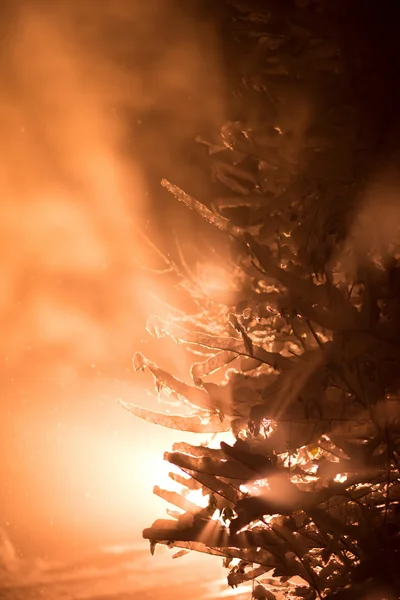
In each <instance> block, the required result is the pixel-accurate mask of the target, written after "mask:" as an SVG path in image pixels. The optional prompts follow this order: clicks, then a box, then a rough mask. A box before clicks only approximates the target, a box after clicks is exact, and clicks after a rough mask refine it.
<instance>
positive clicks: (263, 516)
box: [124, 0, 400, 600]
mask: <svg viewBox="0 0 400 600" xmlns="http://www.w3.org/2000/svg"><path fill="white" fill-rule="evenodd" d="M345 4H346V3H343V2H341V3H339V2H338V3H337V4H336V6H337V10H336V11H335V8H334V5H335V3H329V2H323V1H322V0H320V1H313V0H309V1H306V0H304V1H300V0H299V1H297V2H286V1H285V2H283V1H281V0H275V1H274V0H271V1H268V2H263V3H260V2H251V1H246V2H244V1H241V0H237V1H236V0H235V1H232V2H230V5H232V6H233V8H234V13H233V14H234V17H233V19H232V22H231V24H230V26H231V32H232V39H233V40H234V41H233V42H232V43H233V44H237V47H236V48H237V51H238V56H239V57H240V59H241V60H239V67H238V71H237V85H236V87H235V89H234V94H235V102H236V109H235V110H236V113H235V116H234V118H233V119H232V120H231V121H230V122H227V123H225V124H224V125H223V126H222V127H221V131H220V132H219V134H218V135H216V136H215V139H212V140H204V139H199V142H203V143H206V144H207V145H208V146H209V149H210V164H211V169H212V172H213V176H214V179H215V181H217V182H218V184H219V185H221V184H223V185H224V186H225V188H226V189H227V194H226V195H223V197H220V196H218V197H217V196H216V197H214V198H212V200H210V201H207V200H204V201H202V202H200V201H198V200H196V199H195V198H193V197H192V196H190V195H188V194H187V193H185V191H184V190H181V189H179V188H178V187H176V186H175V185H173V183H171V182H169V181H167V180H163V182H162V185H163V186H164V187H165V188H166V189H167V190H168V191H169V192H171V193H172V194H173V195H174V196H175V197H176V198H177V199H178V200H179V201H181V202H183V203H185V204H186V205H187V207H188V208H189V209H192V210H194V211H196V212H197V213H198V214H199V218H200V217H202V218H204V219H206V220H207V221H208V222H209V224H210V225H209V226H210V227H217V228H219V229H220V230H222V231H224V232H226V235H227V236H229V237H230V238H231V240H232V264H231V265H228V266H227V265H224V268H225V269H226V270H227V272H229V278H230V282H231V285H230V290H229V294H228V295H227V294H226V291H227V290H224V292H225V293H224V295H223V298H221V296H220V294H218V293H217V292H216V291H214V292H212V291H210V289H207V288H205V287H204V286H202V284H201V281H199V280H198V279H196V277H195V276H192V274H191V273H190V270H188V269H187V267H186V265H183V264H178V263H177V262H173V263H171V266H172V268H173V270H174V272H175V274H176V278H177V283H178V286H180V289H181V291H182V294H187V293H189V294H190V295H191V297H192V299H193V301H194V303H195V305H196V307H197V309H198V310H197V311H196V313H195V314H192V315H185V318H184V319H182V318H181V317H179V316H178V317H177V316H171V318H170V319H169V320H168V321H162V320H160V319H158V318H157V317H151V318H150V319H149V324H148V329H149V331H150V332H151V333H153V334H154V335H156V336H157V337H163V336H170V337H171V338H173V339H174V340H175V341H177V342H179V343H180V344H182V345H184V346H186V347H187V348H188V350H190V351H192V352H193V353H194V356H196V360H195V362H194V364H193V366H192V369H191V376H192V380H193V382H192V384H191V385H188V384H187V383H185V382H183V381H179V380H178V379H177V378H176V377H174V376H173V375H172V374H170V373H167V372H166V371H164V370H163V369H162V368H160V367H159V366H157V365H156V364H154V363H153V362H151V361H150V360H148V359H147V358H145V357H144V356H143V355H141V354H137V355H136V356H135V358H134V366H135V369H144V368H147V369H149V370H150V371H151V372H152V374H153V376H154V378H155V381H156V385H157V387H158V389H159V390H161V393H163V391H166V392H168V394H169V395H170V396H171V395H172V396H173V397H174V398H175V400H176V401H179V402H181V403H182V405H184V406H186V412H185V416H182V415H171V414H169V413H168V414H167V413H166V414H159V413H155V412H150V411H147V410H144V409H142V408H139V407H136V406H133V405H128V404H124V405H125V407H126V408H128V409H129V410H130V411H131V412H133V413H134V414H135V415H137V416H138V417H140V418H144V419H146V420H148V421H150V422H153V423H157V424H159V425H164V426H166V427H170V428H174V429H176V430H177V431H186V432H187V431H190V432H196V433H203V434H215V436H216V437H215V438H214V442H215V441H217V442H218V444H215V443H214V444H209V445H206V444H204V442H203V438H202V443H201V444H200V445H198V446H193V445H188V444H184V443H179V442H178V443H177V444H176V445H175V446H174V448H173V451H172V452H170V453H167V454H166V457H165V458H166V460H168V461H169V462H170V463H171V464H172V465H175V466H177V467H179V468H180V469H181V471H182V476H180V475H177V474H176V473H174V474H173V475H172V477H173V479H174V480H175V482H178V483H179V484H181V486H182V492H181V494H177V493H175V492H168V491H165V490H164V491H163V490H159V489H158V488H157V489H156V493H158V494H159V495H161V496H162V497H164V498H165V500H166V501H168V502H169V503H172V504H174V505H176V507H177V508H178V511H175V512H171V511H170V515H171V516H172V518H171V519H167V520H164V519H162V520H160V521H156V522H155V523H154V524H153V525H152V527H150V528H148V529H145V530H144V537H145V538H147V539H149V540H150V542H151V548H152V550H154V547H155V545H156V544H158V543H160V544H167V545H168V546H171V547H175V548H178V549H180V550H195V551H199V552H206V553H209V554H214V555H216V556H219V557H224V564H225V566H226V567H227V568H229V574H228V583H229V585H231V586H238V585H240V584H241V583H243V582H249V581H253V582H254V585H253V596H254V597H255V598H267V599H268V600H272V599H273V598H283V597H285V598H295V597H297V598H298V597H303V598H309V599H314V598H316V597H319V598H329V599H331V600H333V599H336V600H347V599H352V600H353V599H356V598H360V599H361V598H366V597H367V596H366V593H367V592H373V594H374V595H373V596H371V598H372V597H373V598H376V599H379V598H398V597H399V596H400V575H399V573H400V571H399V569H398V567H397V568H396V566H395V565H399V564H400V504H399V500H400V484H399V472H400V471H399V460H400V402H399V375H400V348H399V341H398V340H399V339H400V335H399V334H400V331H399V329H400V321H399V316H398V315H399V314H400V312H399V301H400V300H399V296H400V268H399V262H398V260H399V258H400V247H399V239H398V238H397V239H396V236H394V237H393V236H392V237H391V238H383V237H382V235H378V231H375V229H374V227H373V224H369V225H370V230H369V237H368V240H365V239H364V238H363V237H362V236H361V234H360V232H361V231H362V225H363V226H364V227H365V222H367V224H368V215H365V214H363V216H362V218H361V216H360V213H358V212H357V211H356V210H355V209H356V208H357V207H359V205H360V199H361V198H362V197H363V191H364V189H365V187H366V186H367V184H368V173H369V169H370V166H371V156H373V152H374V150H373V148H374V135H373V132H372V130H371V129H369V128H368V120H367V119H366V114H365V112H363V111H362V110H359V109H360V102H359V99H358V98H357V90H356V89H355V87H356V86H355V82H354V72H352V70H351V65H352V61H353V62H354V60H355V58H354V56H355V55H356V49H355V46H356V45H357V42H356V41H355V42H354V45H353V48H351V47H349V44H348V43H347V42H346V39H345V35H344V33H343V19H345V16H346V14H345V12H343V10H344V9H343V6H344V5H345ZM240 52H242V53H240ZM249 56H250V57H251V60H249V59H248V57H249ZM356 62H357V61H356ZM255 100H256V102H255ZM255 105H258V106H259V107H260V106H261V109H260V110H254V106H255ZM375 233H376V235H375ZM227 297H229V300H227ZM211 375H212V377H213V379H212V381H210V376H211ZM218 375H219V380H217V381H218V382H217V383H216V377H217V376H218ZM187 406H189V407H190V411H191V412H190V413H189V414H188V412H187ZM228 431H231V432H232V433H233V436H234V439H235V441H234V442H233V443H230V444H228V443H226V442H224V441H220V442H219V441H218V440H219V438H218V435H219V434H220V433H221V432H228ZM196 489H200V490H203V493H204V494H205V495H206V496H208V506H207V507H206V508H201V507H200V506H197V505H196V504H195V503H194V502H193V501H191V500H190V496H189V495H188V494H189V492H190V491H193V490H196ZM368 597H370V596H368Z"/></svg>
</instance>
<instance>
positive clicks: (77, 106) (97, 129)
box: [0, 0, 221, 555]
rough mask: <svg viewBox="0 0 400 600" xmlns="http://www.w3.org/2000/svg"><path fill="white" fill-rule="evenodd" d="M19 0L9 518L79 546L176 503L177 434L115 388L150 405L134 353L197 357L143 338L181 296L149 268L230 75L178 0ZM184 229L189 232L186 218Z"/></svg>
mask: <svg viewBox="0 0 400 600" xmlns="http://www.w3.org/2000/svg"><path fill="white" fill-rule="evenodd" d="M12 5H13V7H12V10H10V14H9V15H8V16H7V18H9V19H10V22H7V28H9V29H7V31H8V30H9V31H10V32H12V33H10V35H8V34H7V35H6V36H5V37H4V39H3V44H2V48H1V49H0V53H1V57H0V58H1V59H2V65H4V67H2V69H3V72H2V76H3V77H2V88H1V91H0V124H1V128H0V144H1V146H2V149H3V152H2V156H3V158H2V162H1V165H0V184H1V189H2V205H1V219H0V250H1V254H2V257H3V261H2V264H1V266H0V318H1V323H2V337H1V340H0V376H1V379H2V392H1V405H0V440H1V441H0V444H1V456H2V459H1V461H0V506H1V516H0V519H1V520H0V527H1V526H2V525H4V527H5V528H6V530H7V533H8V534H9V536H10V538H11V540H12V542H13V543H14V544H16V546H17V550H18V552H19V553H22V554H28V555H29V554H30V553H32V554H48V553H50V554H52V555H54V553H55V554H57V553H60V554H61V555H62V554H65V553H70V554H71V553H72V554H73V555H74V554H75V553H80V552H81V551H82V550H83V548H84V547H85V546H92V545H93V544H108V543H126V542H129V541H134V542H135V541H136V540H137V539H138V538H139V536H140V533H141V529H142V528H143V527H145V526H147V525H148V523H149V522H151V520H152V519H155V518H156V517H159V516H160V512H161V513H162V512H163V511H165V505H164V502H163V501H162V500H160V499H159V498H157V497H156V496H154V495H153V494H152V486H153V485H154V484H158V485H160V487H169V486H170V483H171V482H170V481H169V480H168V477H167V473H168V471H169V470H171V468H170V465H166V464H165V463H164V461H163V453H164V451H165V450H166V449H168V448H169V447H170V446H171V445H172V442H173V441H177V434H175V433H174V432H171V431H165V430H163V429H160V428H158V427H156V426H151V425H147V424H145V423H140V422H138V421H136V420H135V419H133V418H132V417H130V416H129V414H127V413H126V411H124V410H123V409H122V408H121V407H120V406H118V404H117V403H116V402H115V399H116V398H122V399H123V400H126V401H131V400H133V399H134V400H135V401H136V402H137V403H139V404H143V405H145V406H146V405H149V406H150V405H151V403H154V402H156V401H155V400H154V399H150V398H148V397H147V396H146V394H145V392H144V390H145V388H148V387H149V386H151V384H152V382H151V379H150V378H149V377H148V376H147V375H146V374H141V373H140V374H134V373H133V370H132V367H131V357H132V354H133V352H134V351H135V350H140V349H143V350H145V351H146V353H149V355H151V356H152V358H153V359H154V360H155V361H157V362H159V363H160V364H162V365H163V367H164V368H166V369H171V370H174V369H175V372H177V374H178V376H181V375H182V371H184V370H185V369H186V371H187V372H188V366H189V359H188V357H187V356H186V355H185V354H184V353H183V351H182V350H181V349H180V348H179V347H177V346H175V345H168V341H164V342H165V343H164V342H163V343H162V344H159V343H157V341H154V340H151V339H149V338H148V337H146V330H145V323H146V319H147V317H148V316H149V315H150V314H151V313H157V314H159V315H160V316H163V317H165V316H166V312H167V311H169V308H168V307H167V302H166V301H165V299H164V291H163V290H164V287H163V286H164V282H163V281H161V282H160V283H158V281H156V280H155V279H154V278H153V279H152V278H151V276H150V275H148V274H147V272H146V270H145V269H143V267H144V266H146V265H151V266H153V265H154V263H155V262H157V260H158V257H157V255H156V253H155V252H154V251H153V250H152V249H151V248H150V247H149V246H148V245H147V244H146V242H145V236H147V237H148V238H149V239H152V240H154V241H155V243H156V244H158V242H160V245H162V246H163V247H164V248H167V249H168V247H169V246H173V245H174V242H172V241H170V240H169V239H168V237H167V238H165V239H164V238H160V237H159V238H158V239H155V238H156V236H157V234H158V235H159V232H160V231H161V232H162V233H164V232H167V231H168V230H169V227H168V226H167V227H166V226H165V224H166V223H167V221H168V219H169V218H172V217H173V216H174V214H173V213H174V209H172V211H166V209H164V208H163V201H160V200H159V199H158V198H156V197H153V196H152V190H153V189H157V186H159V181H160V179H161V177H162V176H169V175H170V174H174V173H175V172H176V165H177V164H179V173H180V175H182V176H183V177H184V178H186V179H191V180H192V179H193V177H196V174H195V173H193V168H192V166H190V165H186V164H185V163H184V162H183V163H182V155H183V154H182V145H183V144H186V143H187V140H188V139H193V138H194V136H195V134H196V133H197V132H198V130H200V129H201V128H202V127H203V126H209V125H210V124H211V122H214V121H215V122H217V123H218V122H220V120H221V103H220V92H219V89H220V77H219V73H218V69H216V70H215V76H214V74H213V73H212V70H210V67H209V65H210V61H209V58H210V56H213V61H212V64H213V65H214V66H215V65H216V64H217V62H218V61H217V60H216V57H215V56H214V50H213V39H212V38H213V35H212V32H211V31H210V28H209V26H208V24H207V23H205V22H204V23H203V22H197V21H196V19H195V18H194V17H193V15H190V14H186V13H184V14H183V13H182V9H181V6H180V3H176V4H175V2H169V3H167V4H166V5H165V6H164V4H163V3H161V4H160V3H157V8H156V10H154V5H153V3H142V2H126V1H124V0H122V1H121V0H104V1H102V2H100V3H98V6H97V4H96V10H95V11H94V10H93V8H92V3H90V2H54V3H53V2H49V3H46V2H43V3H26V2H23V1H21V2H19V0H15V2H13V3H12ZM164 11H166V13H165V12H164ZM170 22H174V23H175V25H176V27H175V28H174V31H173V33H171V32H170V27H169V23H170ZM167 23H168V26H167V25H166V24H167ZM163 27H164V28H165V35H164V36H163V35H162V33H161V30H162V28H163ZM153 29H155V30H157V36H154V35H153V34H152V32H153ZM202 36H206V37H207V44H205V46H206V48H207V50H204V51H202V52H201V53H199V50H198V47H197V45H198V40H199V39H200V38H201V37H202ZM158 38H160V40H159V42H158ZM158 44H159V45H158ZM207 53H210V56H209V57H208V58H207V56H206V55H207ZM160 115H161V117H160ZM174 169H175V170H174ZM162 200H163V199H162ZM171 202H172V200H171ZM171 205H172V204H171ZM163 210H164V212H163ZM177 210H178V209H177ZM167 212H168V214H167ZM179 222H180V223H181V222H182V221H181V220H180V221H179ZM177 233H178V234H182V236H183V238H185V236H186V237H189V236H190V232H186V231H185V223H184V222H183V225H182V231H177ZM143 234H145V236H143ZM173 300H174V299H173ZM178 300H181V299H180V298H179V299H178ZM164 301H165V303H164ZM168 301H169V302H171V298H168ZM172 347H173V351H171V348H172ZM183 437H184V436H182V437H180V438H178V439H182V438H183ZM188 441H190V440H188ZM192 441H193V440H192Z"/></svg>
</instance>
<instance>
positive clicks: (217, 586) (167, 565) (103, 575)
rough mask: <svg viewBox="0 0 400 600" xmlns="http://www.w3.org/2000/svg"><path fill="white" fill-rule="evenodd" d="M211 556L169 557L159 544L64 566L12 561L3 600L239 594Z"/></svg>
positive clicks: (3, 581)
mask: <svg viewBox="0 0 400 600" xmlns="http://www.w3.org/2000/svg"><path fill="white" fill-rule="evenodd" d="M226 574H227V571H226V570H223V569H222V566H221V561H219V560H218V559H215V558H211V557H207V556H198V555H194V554H193V555H188V556H184V557H182V558H179V559H177V560H172V553H171V552H169V551H168V550H167V549H164V548H161V549H160V551H158V552H157V553H156V555H155V556H151V555H150V552H149V550H148V548H147V546H146V547H142V546H140V547H138V546H134V547H130V548H128V547H125V548H107V549H104V550H102V551H99V552H98V553H96V554H94V555H92V556H89V557H85V558H84V559H82V560H79V561H77V562H75V563H69V564H67V565H57V564H53V565H51V564H44V563H40V562H36V563H31V564H24V563H18V564H14V565H12V564H10V565H9V567H8V568H7V570H6V571H3V572H1V571H0V599H1V600H39V599H40V600H139V598H140V599H141V600H169V599H171V600H175V599H176V598H179V599H182V600H211V599H212V598H221V597H227V596H231V595H233V594H234V595H235V596H236V597H238V598H241V597H243V598H244V597H246V598H248V597H249V596H250V594H249V591H248V590H246V589H245V588H243V589H242V590H241V593H240V594H237V593H235V591H236V592H237V590H230V588H228V586H227V583H226Z"/></svg>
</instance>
